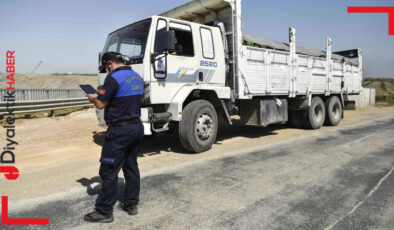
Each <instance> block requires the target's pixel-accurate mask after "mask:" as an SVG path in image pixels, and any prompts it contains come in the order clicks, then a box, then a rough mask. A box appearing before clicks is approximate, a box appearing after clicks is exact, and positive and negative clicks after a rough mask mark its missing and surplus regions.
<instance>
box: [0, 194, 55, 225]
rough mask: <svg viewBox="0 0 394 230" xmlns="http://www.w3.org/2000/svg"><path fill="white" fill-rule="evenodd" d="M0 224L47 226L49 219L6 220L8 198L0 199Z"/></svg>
mask: <svg viewBox="0 0 394 230" xmlns="http://www.w3.org/2000/svg"><path fill="white" fill-rule="evenodd" d="M1 224H2V225H48V224H49V219H25V218H23V219H17V218H13V219H11V218H8V197H7V196H2V197H1Z"/></svg>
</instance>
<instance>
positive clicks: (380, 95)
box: [363, 78, 394, 105]
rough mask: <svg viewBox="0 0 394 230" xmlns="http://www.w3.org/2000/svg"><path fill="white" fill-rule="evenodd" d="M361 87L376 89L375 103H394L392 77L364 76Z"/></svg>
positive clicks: (393, 80)
mask: <svg viewBox="0 0 394 230" xmlns="http://www.w3.org/2000/svg"><path fill="white" fill-rule="evenodd" d="M363 87H365V88H374V89H376V103H378V104H382V105H394V79H390V78H389V79H384V78H366V79H364V83H363Z"/></svg>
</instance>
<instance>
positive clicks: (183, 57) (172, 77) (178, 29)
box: [166, 22, 198, 83]
mask: <svg viewBox="0 0 394 230" xmlns="http://www.w3.org/2000/svg"><path fill="white" fill-rule="evenodd" d="M169 29H170V30H174V31H175V41H174V43H175V51H174V52H171V53H170V54H169V55H168V60H167V65H168V69H167V73H168V75H167V80H166V81H167V82H174V83H177V82H179V83H180V82H182V83H195V82H197V80H198V73H197V67H198V58H197V55H195V48H194V41H193V40H194V39H193V32H192V28H191V26H190V25H186V24H180V23H176V22H170V24H169Z"/></svg>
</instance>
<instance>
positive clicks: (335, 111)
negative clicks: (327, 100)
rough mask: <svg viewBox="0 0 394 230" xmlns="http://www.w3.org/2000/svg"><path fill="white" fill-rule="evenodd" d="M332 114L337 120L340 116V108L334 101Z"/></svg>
mask: <svg viewBox="0 0 394 230" xmlns="http://www.w3.org/2000/svg"><path fill="white" fill-rule="evenodd" d="M332 115H333V117H334V119H335V120H339V119H340V116H341V108H340V106H339V104H338V103H335V104H334V106H333V107H332Z"/></svg>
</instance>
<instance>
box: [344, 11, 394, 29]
mask: <svg viewBox="0 0 394 230" xmlns="http://www.w3.org/2000/svg"><path fill="white" fill-rule="evenodd" d="M347 12H348V13H387V14H388V15H389V35H394V6H349V7H348V8H347Z"/></svg>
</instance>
